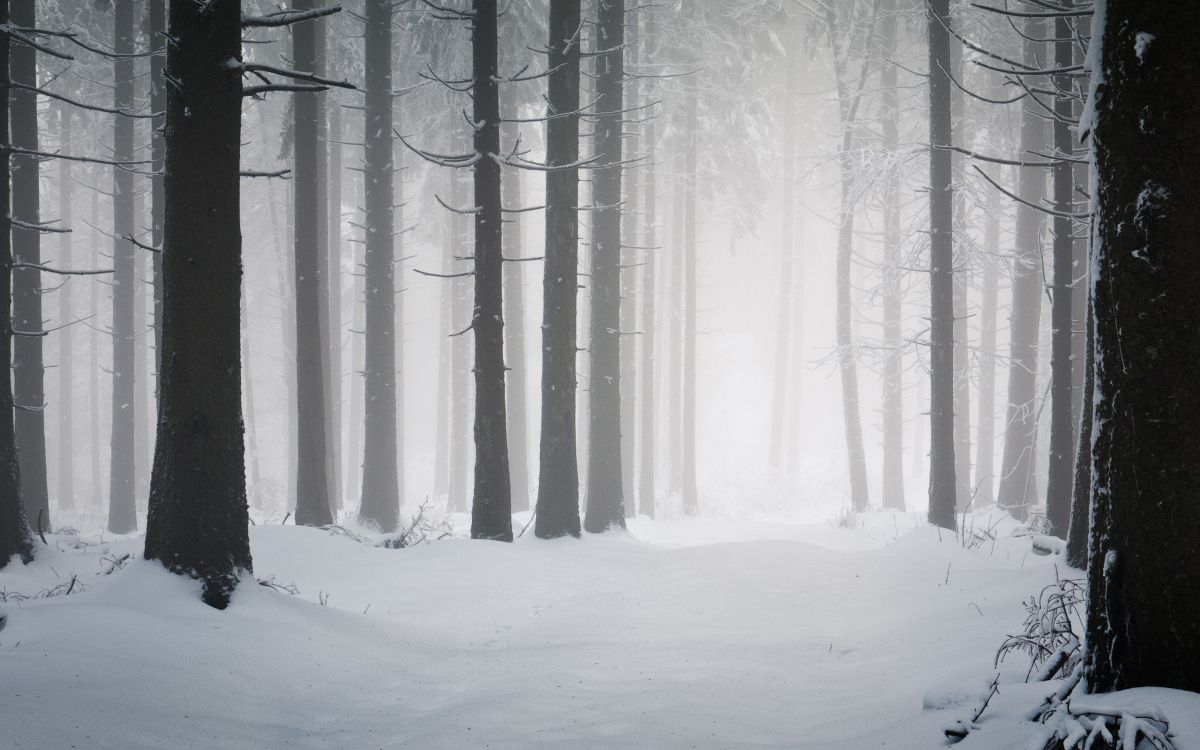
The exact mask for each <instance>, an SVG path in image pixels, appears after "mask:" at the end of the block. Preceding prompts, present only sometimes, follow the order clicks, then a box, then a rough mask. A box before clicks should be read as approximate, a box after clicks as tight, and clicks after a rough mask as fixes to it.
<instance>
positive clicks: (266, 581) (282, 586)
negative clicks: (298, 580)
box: [255, 576, 300, 596]
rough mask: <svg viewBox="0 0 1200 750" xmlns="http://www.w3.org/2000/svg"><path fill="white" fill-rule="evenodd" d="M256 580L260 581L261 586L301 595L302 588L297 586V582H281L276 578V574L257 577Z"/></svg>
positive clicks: (292, 594)
mask: <svg viewBox="0 0 1200 750" xmlns="http://www.w3.org/2000/svg"><path fill="white" fill-rule="evenodd" d="M255 580H257V581H258V585H259V586H262V587H264V588H268V589H274V590H275V591H282V592H283V593H285V594H290V595H291V596H299V595H300V589H298V588H296V584H294V583H280V582H279V581H278V580H277V579H276V578H275V576H267V577H266V578H257V579H255Z"/></svg>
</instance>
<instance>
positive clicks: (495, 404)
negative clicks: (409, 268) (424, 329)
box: [471, 0, 513, 542]
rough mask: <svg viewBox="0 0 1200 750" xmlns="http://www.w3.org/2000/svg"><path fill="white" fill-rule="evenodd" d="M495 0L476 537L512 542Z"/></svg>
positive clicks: (479, 205)
mask: <svg viewBox="0 0 1200 750" xmlns="http://www.w3.org/2000/svg"><path fill="white" fill-rule="evenodd" d="M496 5H497V0H474V4H473V6H472V7H473V15H472V19H471V22H472V27H473V28H472V34H471V50H472V69H473V75H472V79H473V80H472V85H471V91H472V99H473V101H474V104H475V107H474V112H473V114H472V122H474V123H475V124H476V126H475V139H474V140H475V144H474V145H475V153H476V154H479V155H480V159H479V161H478V162H476V164H475V204H474V205H475V207H476V209H475V311H474V313H473V315H472V317H471V330H472V334H473V336H474V341H475V429H474V433H475V491H474V496H473V498H472V501H471V538H472V539H494V540H497V541H505V542H511V541H512V538H513V531H512V494H511V493H512V486H511V484H510V479H509V472H508V415H507V405H506V403H505V394H504V232H503V224H502V223H501V219H502V212H501V206H500V189H501V188H500V164H499V162H497V161H496V158H497V157H498V156H499V155H500V90H499V84H498V81H497V78H499V75H500V74H499V61H498V56H499V49H498V48H499V38H498V33H497V20H496Z"/></svg>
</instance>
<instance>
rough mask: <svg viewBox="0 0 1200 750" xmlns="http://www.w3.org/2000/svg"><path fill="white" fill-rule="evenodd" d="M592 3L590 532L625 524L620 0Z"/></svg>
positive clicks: (622, 34)
mask: <svg viewBox="0 0 1200 750" xmlns="http://www.w3.org/2000/svg"><path fill="white" fill-rule="evenodd" d="M596 8H597V17H596V40H595V44H596V49H595V50H594V53H593V54H595V56H596V75H597V81H596V98H597V104H596V108H597V111H596V113H595V114H594V115H593V117H592V119H593V122H594V124H595V146H594V148H595V157H596V161H597V169H596V173H595V176H594V177H593V193H592V198H593V200H592V202H593V204H594V210H593V214H592V216H593V219H592V221H593V230H592V244H591V269H590V270H591V281H590V287H591V290H592V296H591V300H592V302H591V326H590V332H589V337H588V338H589V344H588V348H589V351H590V353H591V356H590V357H589V363H590V368H589V374H588V403H589V405H588V472H587V513H586V514H585V516H584V522H583V526H584V528H585V529H587V530H588V531H590V532H592V533H600V532H603V531H606V530H608V529H609V528H611V527H613V526H617V527H621V528H624V527H625V497H624V490H623V482H622V472H621V319H620V308H621V205H620V204H621V172H622V169H621V159H622V138H623V136H624V133H623V130H622V128H623V126H624V121H625V116H624V113H623V109H624V91H623V87H624V85H625V49H624V48H625V0H599V2H598V3H597V5H596ZM684 398H685V399H686V394H685V396H684ZM684 439H685V441H686V435H685V438H684ZM685 471H686V470H685ZM685 482H686V479H685Z"/></svg>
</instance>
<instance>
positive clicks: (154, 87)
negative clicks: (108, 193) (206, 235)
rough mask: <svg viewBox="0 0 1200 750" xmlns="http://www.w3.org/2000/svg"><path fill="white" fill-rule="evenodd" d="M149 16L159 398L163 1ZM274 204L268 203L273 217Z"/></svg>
mask: <svg viewBox="0 0 1200 750" xmlns="http://www.w3.org/2000/svg"><path fill="white" fill-rule="evenodd" d="M148 4H149V6H150V7H149V13H150V28H149V32H150V38H149V43H150V50H151V53H152V54H151V57H150V111H151V112H153V113H157V114H159V116H158V117H155V118H153V119H152V120H151V121H150V158H151V160H152V161H153V162H154V174H153V175H152V176H151V177H150V244H151V245H152V246H153V247H157V248H159V252H157V253H154V254H153V257H152V258H151V261H150V262H151V265H152V272H153V274H154V280H153V287H152V288H153V294H154V394H155V396H157V395H158V372H159V369H160V367H161V366H162V365H161V356H160V354H161V352H162V246H163V245H162V243H163V220H164V215H165V211H166V204H165V203H164V201H163V176H162V169H163V162H164V160H165V159H166V155H167V154H166V140H165V139H164V138H163V135H162V129H163V126H164V125H165V124H166V111H167V86H166V82H165V81H163V70H164V69H165V68H166V64H167V39H166V35H165V34H164V32H165V31H166V30H167V10H166V0H149V3H148ZM274 207H275V204H274V201H271V208H272V213H273V212H274Z"/></svg>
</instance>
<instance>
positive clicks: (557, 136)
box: [534, 0, 581, 539]
mask: <svg viewBox="0 0 1200 750" xmlns="http://www.w3.org/2000/svg"><path fill="white" fill-rule="evenodd" d="M580 13H581V11H580V0H559V2H555V3H551V4H550V18H549V27H550V31H549V41H548V43H547V47H548V49H549V51H550V52H549V56H548V64H549V67H550V71H551V72H550V83H549V92H548V98H547V103H548V107H547V115H548V116H549V117H550V119H549V120H548V121H547V123H546V163H547V164H550V165H551V166H553V167H555V169H553V170H552V171H550V172H547V173H546V246H545V268H544V273H543V277H542V302H543V312H542V417H541V437H540V440H539V447H538V495H537V508H536V511H535V512H536V513H537V518H536V521H535V524H534V533H535V534H537V536H538V537H540V538H542V539H552V538H555V537H560V536H566V535H568V534H569V535H571V536H576V537H577V536H579V534H580V531H579V467H578V463H577V461H578V459H577V456H578V453H577V452H576V450H577V446H576V439H575V437H576V431H575V430H576V422H575V393H576V378H575V374H576V373H575V366H576V352H577V343H576V341H577V339H576V325H577V312H578V305H577V302H578V286H579V268H578V260H579V257H578V256H579V212H578V210H577V208H578V203H579V170H578V169H577V168H576V167H574V166H570V165H573V164H574V163H575V162H576V161H577V160H578V158H579V117H578V115H576V114H574V113H575V112H577V111H578V110H579V67H580V48H579V45H580V39H579V35H578V33H577V31H578V29H579V24H580Z"/></svg>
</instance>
